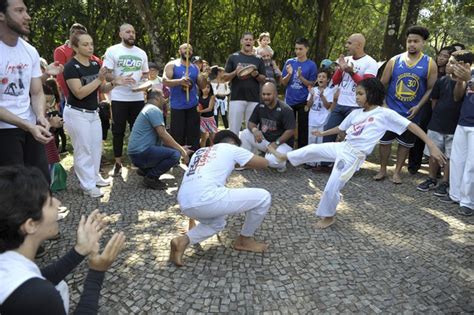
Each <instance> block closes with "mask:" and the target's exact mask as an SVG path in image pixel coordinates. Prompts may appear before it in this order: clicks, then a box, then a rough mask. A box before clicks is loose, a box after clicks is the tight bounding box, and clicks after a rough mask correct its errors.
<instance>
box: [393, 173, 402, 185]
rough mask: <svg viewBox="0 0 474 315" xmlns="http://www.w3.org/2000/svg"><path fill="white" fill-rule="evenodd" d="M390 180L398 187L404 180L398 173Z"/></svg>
mask: <svg viewBox="0 0 474 315" xmlns="http://www.w3.org/2000/svg"><path fill="white" fill-rule="evenodd" d="M390 180H391V181H392V183H394V184H396V185H400V184H401V183H402V178H401V177H400V174H397V173H393V176H392V178H391V179H390Z"/></svg>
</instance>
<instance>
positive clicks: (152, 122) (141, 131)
mask: <svg viewBox="0 0 474 315" xmlns="http://www.w3.org/2000/svg"><path fill="white" fill-rule="evenodd" d="M164 125H165V123H164V120H163V113H162V112H161V110H160V109H159V108H158V107H157V106H155V105H153V104H146V105H145V107H143V109H142V111H141V112H140V114H138V116H137V119H136V120H135V123H134V124H133V128H132V132H131V133H130V138H129V139H128V154H138V153H141V152H143V151H145V150H146V149H148V148H149V147H151V146H153V145H158V146H161V139H160V137H159V136H158V133H157V132H156V130H155V127H158V126H164Z"/></svg>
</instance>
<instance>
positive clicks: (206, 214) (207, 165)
mask: <svg viewBox="0 0 474 315" xmlns="http://www.w3.org/2000/svg"><path fill="white" fill-rule="evenodd" d="M240 145H241V141H240V139H239V137H237V135H236V134H234V133H233V132H232V131H230V130H223V131H220V132H218V133H217V134H216V135H215V137H214V145H213V146H210V147H205V148H201V149H199V150H198V151H196V153H195V154H194V155H193V156H192V159H191V162H190V164H189V168H188V170H187V171H186V173H185V174H184V177H183V182H182V183H181V187H180V188H179V191H178V202H179V205H180V207H181V211H182V212H183V214H185V215H186V216H188V217H189V218H193V219H196V220H197V221H199V223H198V224H197V225H196V227H194V228H192V229H190V230H189V231H188V232H187V233H186V235H182V236H179V237H176V238H174V239H172V240H171V252H170V260H171V261H172V262H173V263H175V264H176V265H177V266H182V265H183V261H182V258H183V254H184V251H185V250H186V248H187V247H188V246H189V245H190V244H191V245H192V244H196V243H200V242H202V241H204V240H206V239H208V238H210V237H211V236H213V235H215V234H217V233H218V232H219V231H221V230H222V229H223V228H224V227H225V225H226V217H227V215H230V214H238V213H245V222H244V225H243V227H242V231H241V232H240V235H239V237H238V238H237V239H236V241H235V243H234V249H236V250H244V251H250V252H257V253H260V252H263V251H265V250H266V249H267V245H266V244H264V243H259V242H257V241H255V239H254V238H253V235H254V233H255V231H256V230H257V228H258V227H259V226H260V225H261V224H262V222H263V219H264V218H265V215H266V213H267V211H268V209H269V208H270V205H271V196H270V193H269V192H268V191H266V190H265V189H261V188H227V187H225V183H226V181H227V178H228V177H229V176H230V174H231V173H232V171H233V170H234V168H235V165H236V164H239V165H241V166H244V167H246V168H255V169H260V168H265V167H267V166H268V161H267V160H266V159H264V158H262V157H260V156H257V155H254V154H253V153H252V152H250V151H248V150H246V149H244V148H241V147H240Z"/></svg>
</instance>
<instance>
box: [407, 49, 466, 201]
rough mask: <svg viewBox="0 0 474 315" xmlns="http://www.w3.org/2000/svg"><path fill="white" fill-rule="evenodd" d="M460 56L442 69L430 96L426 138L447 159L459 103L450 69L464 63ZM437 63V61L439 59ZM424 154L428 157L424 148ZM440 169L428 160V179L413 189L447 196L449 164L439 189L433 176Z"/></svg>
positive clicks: (458, 54)
mask: <svg viewBox="0 0 474 315" xmlns="http://www.w3.org/2000/svg"><path fill="white" fill-rule="evenodd" d="M461 56H462V55H461V53H459V52H455V53H453V55H452V56H451V57H450V58H449V61H448V63H447V64H446V66H445V71H446V75H444V76H442V77H441V78H439V79H438V80H437V81H436V83H435V85H434V86H433V90H432V92H431V106H432V108H433V113H432V115H431V120H430V122H429V123H428V127H427V128H428V137H430V139H431V140H433V142H434V143H435V144H436V145H437V146H438V148H439V149H440V150H441V151H442V152H443V153H444V154H445V155H446V157H447V158H448V159H449V158H450V156H451V147H452V145H453V138H454V131H455V130H456V126H457V123H458V120H459V114H460V112H461V104H462V101H457V102H456V101H454V94H453V93H454V86H455V85H456V81H455V80H454V78H453V76H454V75H453V66H454V65H455V64H456V63H457V62H459V61H463V60H462V57H461ZM438 59H439V58H438ZM424 154H425V155H427V156H429V152H428V150H427V148H425V151H424ZM438 170H439V167H438V164H437V163H436V161H435V160H434V159H433V158H431V157H430V159H429V175H428V178H427V179H426V180H425V181H424V182H422V183H421V184H419V185H418V186H417V187H416V188H417V189H418V190H420V191H424V192H426V191H429V190H430V189H433V188H436V189H435V191H434V195H435V196H438V197H444V196H446V195H447V194H448V188H449V160H448V163H446V165H445V166H444V169H443V179H442V180H441V183H440V184H439V185H438V180H437V179H436V174H437V173H438Z"/></svg>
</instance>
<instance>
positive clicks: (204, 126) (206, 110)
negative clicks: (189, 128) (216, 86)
mask: <svg viewBox="0 0 474 315" xmlns="http://www.w3.org/2000/svg"><path fill="white" fill-rule="evenodd" d="M215 102H216V98H215V96H214V93H213V92H212V88H211V84H210V83H209V82H208V83H207V84H206V86H205V87H204V88H203V89H201V90H199V105H198V109H197V111H198V112H199V113H201V141H200V145H201V147H205V146H206V143H207V139H208V138H209V141H210V145H213V143H214V135H215V134H216V133H217V131H218V129H217V126H216V120H215V119H214V105H215Z"/></svg>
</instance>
